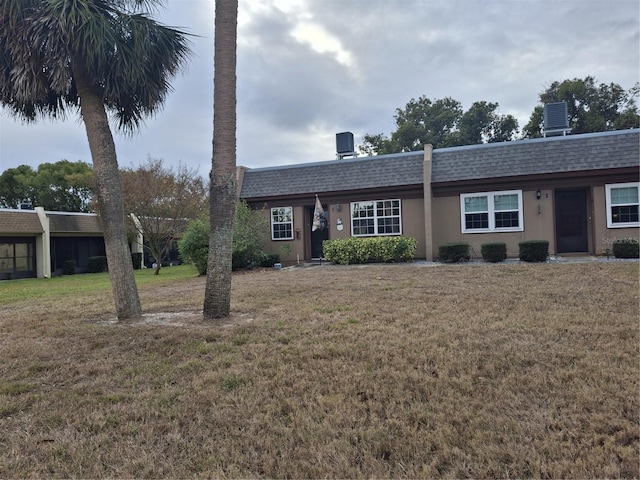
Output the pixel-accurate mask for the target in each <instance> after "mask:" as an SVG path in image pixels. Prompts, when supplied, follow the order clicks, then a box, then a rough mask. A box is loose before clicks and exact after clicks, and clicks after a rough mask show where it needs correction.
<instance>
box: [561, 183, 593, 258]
mask: <svg viewBox="0 0 640 480" xmlns="http://www.w3.org/2000/svg"><path fill="white" fill-rule="evenodd" d="M555 213H556V245H557V251H558V253H570V252H580V253H583V252H588V251H589V233H588V231H589V229H588V221H587V218H588V215H587V190H586V189H584V188H580V189H571V190H556V191H555Z"/></svg>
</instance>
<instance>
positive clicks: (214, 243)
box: [203, 0, 238, 319]
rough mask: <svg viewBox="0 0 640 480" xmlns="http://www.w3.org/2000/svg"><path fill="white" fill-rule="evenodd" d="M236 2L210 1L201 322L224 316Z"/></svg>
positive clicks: (232, 197)
mask: <svg viewBox="0 0 640 480" xmlns="http://www.w3.org/2000/svg"><path fill="white" fill-rule="evenodd" d="M237 38H238V0H216V11H215V37H214V52H215V53H214V72H215V75H214V81H213V85H214V86H213V104H214V109H213V159H212V171H211V184H210V196H209V202H210V208H209V215H210V221H211V234H210V237H209V260H208V265H207V281H206V287H205V294H204V308H203V316H204V318H205V319H214V318H222V317H228V316H229V312H230V309H231V262H232V242H233V220H234V217H235V206H236V199H237V191H236V190H237V188H236V45H237Z"/></svg>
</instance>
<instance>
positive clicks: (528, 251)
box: [518, 240, 549, 262]
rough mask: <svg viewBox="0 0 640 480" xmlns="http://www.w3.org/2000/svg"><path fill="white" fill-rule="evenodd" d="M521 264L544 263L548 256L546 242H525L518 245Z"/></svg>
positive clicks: (547, 243) (547, 244)
mask: <svg viewBox="0 0 640 480" xmlns="http://www.w3.org/2000/svg"><path fill="white" fill-rule="evenodd" d="M518 246H519V249H520V255H519V256H520V260H522V261H523V262H546V261H547V257H548V256H549V242H548V241H547V240H527V241H525V242H520V243H519V244H518Z"/></svg>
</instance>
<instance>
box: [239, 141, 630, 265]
mask: <svg viewBox="0 0 640 480" xmlns="http://www.w3.org/2000/svg"><path fill="white" fill-rule="evenodd" d="M639 175H640V130H637V129H634V130H624V131H614V132H601V133H592V134H583V135H567V136H557V137H547V138H540V139H531V140H519V141H514V142H503V143H492V144H481V145H470V146H463V147H451V148H442V149H435V150H432V149H431V146H430V145H427V146H425V149H424V152H409V153H398V154H392V155H380V156H375V157H366V158H349V159H339V160H331V161H326V162H320V163H302V164H297V165H289V166H281V167H270V168H257V169H246V168H242V167H240V168H238V184H239V187H238V188H239V196H240V198H241V199H244V200H246V201H247V202H248V203H249V205H250V206H251V207H252V208H254V209H262V208H264V209H265V215H268V216H269V218H270V222H271V238H270V239H265V241H266V250H267V252H269V253H280V255H281V256H282V259H283V261H284V262H285V263H294V262H296V261H308V260H312V259H316V258H321V256H322V241H323V240H326V239H339V238H347V237H351V236H377V235H404V236H410V237H414V238H416V239H417V240H418V250H417V255H416V256H417V258H423V259H427V260H432V259H436V258H437V255H438V247H439V246H440V245H443V244H445V243H449V242H458V241H462V242H468V243H469V244H470V245H471V247H472V254H473V255H474V256H476V257H478V256H480V246H481V245H482V244H483V243H489V242H497V241H499V242H505V243H506V244H507V253H508V255H509V256H511V257H517V256H518V250H519V248H518V243H519V242H521V241H523V240H534V239H535V240H538V239H543V240H548V241H549V251H550V253H551V254H556V255H557V254H571V253H577V254H590V255H599V254H604V253H606V251H607V250H608V249H610V248H611V244H612V243H613V241H614V240H616V239H622V238H633V239H636V240H637V239H638V237H639V227H640V222H639V220H638V208H639V201H638V197H639V188H640V182H639ZM316 194H317V195H318V196H319V198H320V200H321V202H322V204H323V208H324V210H325V213H326V215H327V221H328V223H327V225H328V226H327V228H326V229H324V230H316V231H312V219H313V210H314V203H315V195H316ZM285 245H288V246H289V247H290V248H286V247H285V248H283V246H285Z"/></svg>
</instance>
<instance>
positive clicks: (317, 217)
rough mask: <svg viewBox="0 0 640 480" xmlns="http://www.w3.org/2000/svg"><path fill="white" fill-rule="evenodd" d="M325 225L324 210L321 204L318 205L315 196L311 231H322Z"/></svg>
mask: <svg viewBox="0 0 640 480" xmlns="http://www.w3.org/2000/svg"><path fill="white" fill-rule="evenodd" d="M326 225H327V222H326V220H325V214H324V209H323V208H322V203H320V199H319V198H318V195H316V206H315V208H314V209H313V223H312V227H311V231H312V232H315V231H316V230H324V229H325V227H326Z"/></svg>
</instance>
